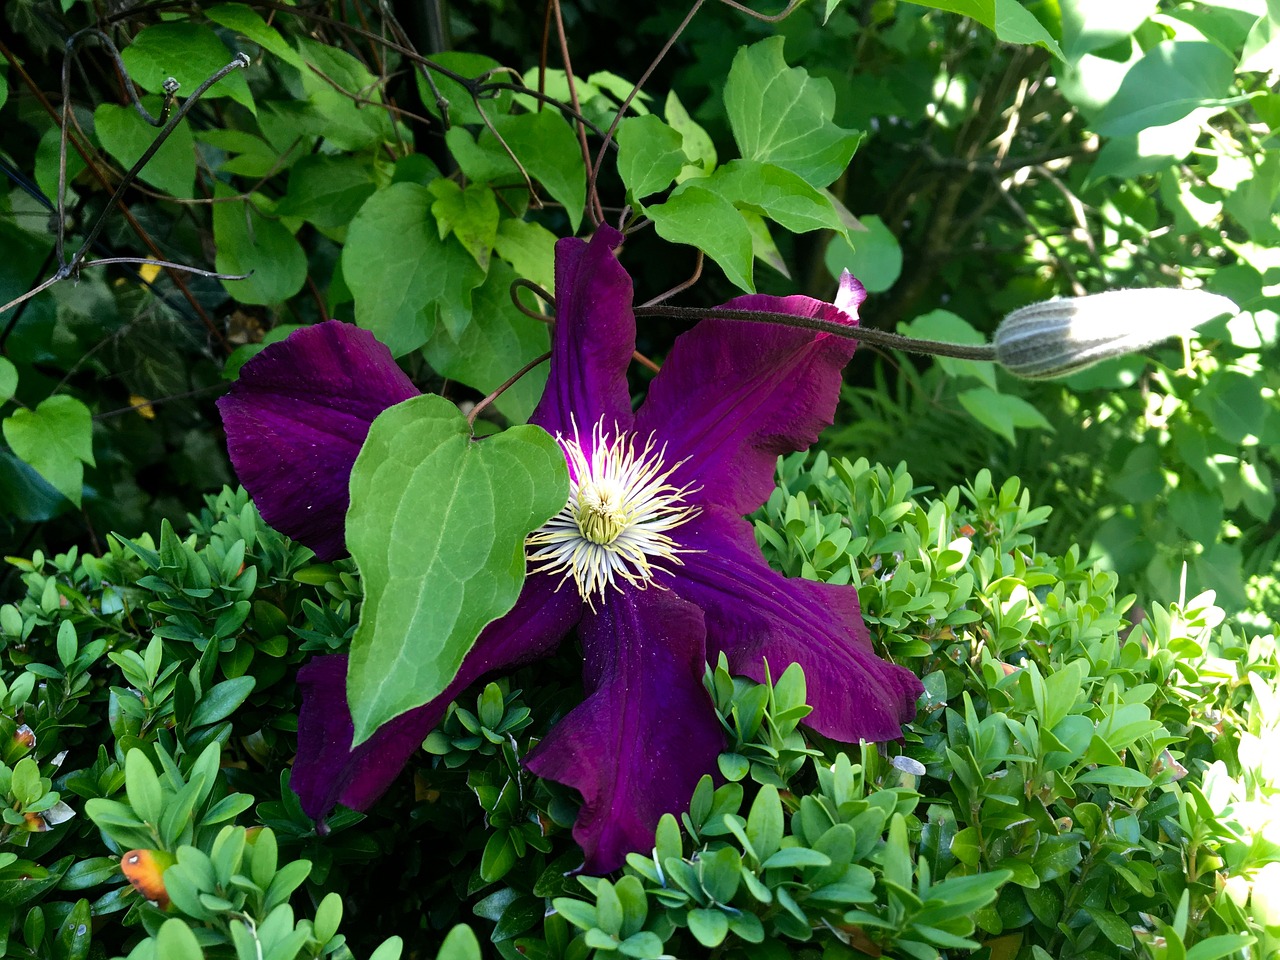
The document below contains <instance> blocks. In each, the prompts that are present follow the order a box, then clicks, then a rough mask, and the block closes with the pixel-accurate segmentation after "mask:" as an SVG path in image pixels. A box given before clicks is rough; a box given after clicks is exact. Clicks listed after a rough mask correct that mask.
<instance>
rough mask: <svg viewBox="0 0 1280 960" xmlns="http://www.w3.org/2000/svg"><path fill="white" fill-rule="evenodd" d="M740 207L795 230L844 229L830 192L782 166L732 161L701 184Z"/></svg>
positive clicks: (793, 231)
mask: <svg viewBox="0 0 1280 960" xmlns="http://www.w3.org/2000/svg"><path fill="white" fill-rule="evenodd" d="M699 186H705V187H707V188H708V189H711V190H714V191H715V192H717V193H719V194H720V195H721V196H722V197H724V198H725V199H726V200H728V201H729V202H730V203H732V204H733V205H734V206H737V207H744V206H745V207H748V208H750V209H751V210H753V211H755V212H756V213H759V214H762V215H763V216H766V217H768V218H769V219H770V220H773V221H774V222H775V223H778V224H781V225H782V226H783V227H786V229H788V230H790V231H791V232H792V233H807V232H809V231H810V230H835V231H837V232H838V233H840V234H843V233H844V232H845V225H844V221H843V220H842V219H841V217H840V214H839V213H838V212H837V211H836V209H835V207H834V206H833V205H832V202H831V198H830V196H829V195H827V194H825V193H823V192H822V191H821V190H816V189H814V188H813V187H811V186H809V184H808V183H806V182H805V180H804V178H802V177H800V176H799V175H797V174H794V173H792V172H791V171H790V170H787V169H785V168H783V167H779V166H777V165H775V164H772V163H760V162H758V161H755V160H733V161H730V162H729V163H727V164H725V165H724V166H723V167H721V168H720V169H718V170H717V171H716V172H715V173H714V174H713V175H712V176H711V177H710V179H709V180H707V181H706V182H704V183H700V184H699Z"/></svg>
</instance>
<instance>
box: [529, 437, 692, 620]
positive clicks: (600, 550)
mask: <svg viewBox="0 0 1280 960" xmlns="http://www.w3.org/2000/svg"><path fill="white" fill-rule="evenodd" d="M556 440H557V441H558V442H559V444H560V448H561V449H562V450H563V451H564V455H565V459H566V460H568V461H569V502H568V503H566V504H565V506H564V508H563V509H562V510H561V511H560V512H559V513H557V514H556V515H555V516H554V517H552V518H551V519H550V520H548V521H547V522H546V523H545V524H543V525H542V526H541V527H539V528H538V529H537V530H535V531H534V532H533V533H532V534H531V535H530V536H529V538H528V540H527V541H526V545H527V547H528V556H529V560H530V563H531V566H530V572H535V571H543V572H551V573H562V574H563V576H564V579H566V580H567V579H569V578H572V579H573V581H574V583H575V584H576V585H577V588H578V593H579V594H580V595H581V596H582V598H583V599H584V600H586V601H587V603H589V604H591V605H592V606H594V605H595V599H596V598H597V597H603V596H604V592H605V590H606V588H608V587H614V588H616V589H621V584H619V583H618V579H619V578H621V579H623V580H626V581H627V582H628V583H630V584H631V585H632V586H635V587H638V588H639V589H641V590H643V589H645V587H647V586H648V585H649V583H650V582H651V581H652V580H653V577H654V575H655V574H656V573H658V572H669V571H667V569H666V567H664V566H662V564H663V563H664V562H670V563H676V564H679V563H680V562H681V560H680V557H679V554H680V553H681V552H683V551H682V549H681V548H680V547H679V546H678V545H677V544H676V542H675V541H674V540H672V539H671V537H669V536H668V535H667V532H668V531H670V530H672V529H674V528H676V527H678V526H679V525H680V524H682V523H684V521H686V520H688V519H689V518H690V517H692V516H694V515H695V514H696V513H697V512H698V508H697V507H695V506H690V505H688V504H686V503H685V502H684V498H685V495H686V494H688V493H689V492H690V491H689V489H688V488H687V487H681V488H676V487H673V486H672V485H671V484H669V483H667V478H668V477H670V476H671V474H672V472H673V471H674V470H675V469H676V467H678V466H679V465H680V464H678V463H677V464H675V465H674V466H672V467H670V468H664V466H663V462H662V457H663V454H664V453H665V451H666V448H665V447H663V448H662V449H660V450H657V451H655V450H654V440H653V438H652V437H650V438H649V439H648V440H647V441H646V442H645V444H644V446H643V447H637V445H636V440H635V438H634V437H632V436H630V435H627V434H622V433H620V432H618V431H617V430H616V428H615V430H614V432H613V435H612V436H609V437H606V436H605V432H604V425H603V423H597V424H596V425H595V427H594V428H593V429H592V431H591V442H590V445H589V447H588V449H585V450H584V449H583V446H582V442H581V439H580V437H579V436H578V428H577V425H576V424H575V425H574V435H573V437H571V438H570V437H565V436H557V437H556Z"/></svg>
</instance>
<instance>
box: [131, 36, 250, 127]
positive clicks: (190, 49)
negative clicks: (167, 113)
mask: <svg viewBox="0 0 1280 960" xmlns="http://www.w3.org/2000/svg"><path fill="white" fill-rule="evenodd" d="M233 57H235V52H234V51H231V50H228V49H227V45H226V44H225V43H223V42H222V41H221V40H219V39H218V35H217V34H216V33H214V32H213V31H212V30H210V29H209V28H208V27H205V26H201V25H200V24H197V23H157V24H154V25H152V26H150V27H144V28H143V29H142V32H140V33H139V34H138V35H137V36H136V37H134V39H133V43H131V44H129V46H127V47H125V48H124V50H122V51H121V52H120V58H121V59H122V60H123V61H124V65H125V67H126V68H128V70H129V76H130V77H132V78H133V79H134V80H135V81H136V82H137V84H138V86H140V87H142V88H143V89H144V90H147V91H149V92H151V93H162V92H163V91H164V83H165V81H166V80H167V79H169V78H170V77H172V78H173V79H175V80H177V81H178V83H179V85H180V86H179V87H178V97H179V99H181V98H182V97H188V96H190V95H191V94H192V92H193V91H194V90H195V89H196V87H198V86H200V84H202V83H204V82H205V81H206V80H208V79H209V78H210V77H211V76H213V75H214V74H215V73H217V72H218V71H219V70H221V69H222V68H223V67H225V66H226V65H227V64H229V63H230V62H231V60H232V58H233ZM205 97H206V98H210V99H212V98H214V97H230V98H231V99H232V100H234V101H236V103H239V104H242V105H243V106H245V107H247V108H248V109H249V111H250V112H255V108H254V104H253V94H251V93H250V92H249V84H248V83H246V82H245V79H244V71H243V70H233V71H232V72H231V73H229V74H227V75H226V76H225V77H223V78H222V79H221V80H219V81H218V82H217V83H215V84H214V85H213V86H212V87H210V88H209V89H208V91H207V92H206V93H205ZM152 112H153V113H154V111H152Z"/></svg>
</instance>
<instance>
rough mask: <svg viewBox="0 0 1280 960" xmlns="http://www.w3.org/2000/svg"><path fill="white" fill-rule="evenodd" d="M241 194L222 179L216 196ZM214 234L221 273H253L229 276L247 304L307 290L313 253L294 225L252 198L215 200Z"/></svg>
mask: <svg viewBox="0 0 1280 960" xmlns="http://www.w3.org/2000/svg"><path fill="white" fill-rule="evenodd" d="M235 195H236V193H235V191H234V190H232V189H231V188H230V187H228V186H226V185H225V184H218V185H217V187H216V188H215V190H214V196H216V197H225V198H232V197H235ZM213 237H214V242H215V243H216V245H217V248H218V256H217V259H216V261H215V262H216V264H217V269H218V272H219V273H231V274H249V276H248V277H247V278H246V279H244V280H223V281H222V285H223V286H224V287H226V288H227V292H228V293H230V294H231V295H232V296H233V297H235V298H236V299H237V300H239V301H241V302H242V303H283V302H284V301H285V300H288V299H289V298H290V297H292V296H293V295H294V294H295V293H297V292H298V291H299V290H301V289H302V285H303V283H305V282H306V279H307V255H306V253H305V252H303V249H302V246H301V244H299V243H298V241H297V239H296V238H295V237H294V235H293V234H292V233H290V232H289V228H288V227H286V226H285V225H284V224H283V223H281V222H280V221H279V220H278V219H275V218H273V217H268V216H266V215H265V214H264V213H263V212H262V211H260V210H259V209H258V207H257V205H256V204H255V203H254V202H253V200H252V199H250V200H246V201H242V202H227V203H215V204H214V205H213Z"/></svg>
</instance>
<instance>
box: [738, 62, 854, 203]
mask: <svg viewBox="0 0 1280 960" xmlns="http://www.w3.org/2000/svg"><path fill="white" fill-rule="evenodd" d="M782 45H783V38H782V37H770V38H769V39H768V40H762V41H760V42H759V43H756V44H753V45H752V46H750V47H743V48H742V49H740V50H739V51H738V54H737V56H735V57H734V58H733V64H732V66H730V68H729V77H728V79H727V81H726V82H725V88H724V104H725V108H726V109H727V110H728V113H729V124H730V126H731V127H732V128H733V138H734V140H735V141H737V144H738V149H739V150H741V151H742V155H743V157H745V158H746V159H748V160H762V161H766V162H768V163H774V164H777V165H778V166H780V167H786V168H787V169H788V170H790V171H792V172H793V173H796V174H799V175H800V176H801V177H802V178H804V179H805V180H806V181H808V182H809V183H810V184H812V185H813V186H815V187H825V186H826V185H827V184H829V183H831V181H833V180H835V178H836V177H838V176H840V174H841V173H843V172H844V170H845V168H846V167H847V166H848V165H849V160H850V158H851V157H852V156H853V151H854V150H855V149H856V148H857V146H858V141H859V140H860V139H861V134H858V133H855V132H854V131H852V130H845V129H843V128H841V127H838V126H836V125H835V124H834V123H832V122H831V117H832V115H833V114H834V112H835V105H836V94H835V88H834V87H832V85H831V81H829V80H826V79H824V78H814V77H810V76H809V74H808V72H807V71H805V70H804V69H802V68H800V67H795V68H790V67H788V66H787V63H786V61H785V60H784V59H783V57H782Z"/></svg>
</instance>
